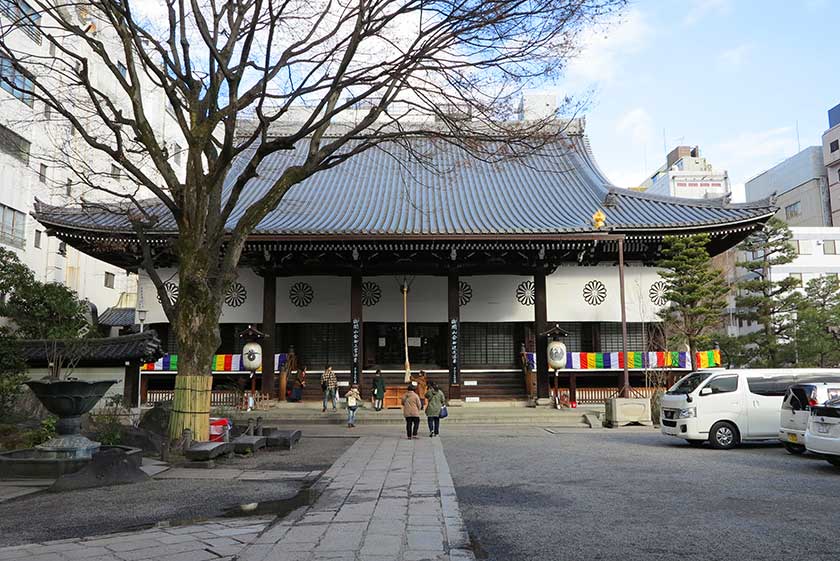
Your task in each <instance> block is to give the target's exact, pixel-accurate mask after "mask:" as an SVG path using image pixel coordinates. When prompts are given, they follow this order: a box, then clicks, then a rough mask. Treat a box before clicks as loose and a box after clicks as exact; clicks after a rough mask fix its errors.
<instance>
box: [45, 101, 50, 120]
mask: <svg viewBox="0 0 840 561" xmlns="http://www.w3.org/2000/svg"><path fill="white" fill-rule="evenodd" d="M51 118H52V107H50V106H49V105H46V104H45V105H44V120H45V121H49V120H50V119H51Z"/></svg>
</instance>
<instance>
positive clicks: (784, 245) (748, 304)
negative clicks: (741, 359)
mask: <svg viewBox="0 0 840 561" xmlns="http://www.w3.org/2000/svg"><path fill="white" fill-rule="evenodd" d="M792 238H793V235H792V234H791V232H790V229H789V228H788V226H787V224H785V223H784V222H782V221H781V220H779V219H778V218H771V219H770V220H769V221H768V222H767V224H766V225H765V226H764V228H763V229H761V230H758V231H756V232H753V233H752V234H750V236H749V237H748V238H747V239H746V240H744V241H743V242H742V243H741V244H740V245H739V246H738V249H739V250H740V251H741V252H742V255H743V256H744V257H745V258H744V260H743V261H739V262H738V263H737V266H738V267H739V268H741V269H742V270H743V272H744V273H745V275H744V278H743V280H740V281H739V282H738V295H737V297H736V299H735V303H736V307H737V310H736V314H735V315H736V317H738V318H739V319H741V320H744V321H745V322H748V323H749V322H756V323H758V325H759V326H760V329H759V330H758V331H755V332H753V333H750V334H748V335H745V336H744V339H745V341H746V342H747V343H748V346H749V350H750V364H751V365H753V366H764V367H767V368H773V367H778V366H781V365H783V364H784V363H786V362H790V361H791V357H790V356H789V351H790V350H791V349H790V346H789V343H790V341H791V339H792V336H793V330H794V329H795V322H794V321H793V318H794V314H795V312H796V311H797V309H798V307H799V306H800V304H801V300H802V297H801V295H800V294H799V293H798V292H797V291H796V288H799V286H800V280H799V279H797V278H795V277H790V276H788V277H785V278H777V279H774V278H773V277H772V276H771V270H772V268H773V267H778V266H780V265H786V264H787V263H790V262H791V261H793V260H794V259H795V258H796V249H795V247H794V245H793V242H792Z"/></svg>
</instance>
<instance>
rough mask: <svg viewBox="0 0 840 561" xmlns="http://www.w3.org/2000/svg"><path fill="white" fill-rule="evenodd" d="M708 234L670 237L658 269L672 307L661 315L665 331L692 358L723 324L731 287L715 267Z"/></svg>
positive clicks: (664, 245) (664, 244)
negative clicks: (677, 341) (679, 341)
mask: <svg viewBox="0 0 840 561" xmlns="http://www.w3.org/2000/svg"><path fill="white" fill-rule="evenodd" d="M708 243H709V236H708V234H698V235H694V236H685V237H679V236H666V237H665V239H664V240H663V247H662V259H661V260H660V261H659V263H658V266H659V267H662V268H663V269H664V270H663V271H661V272H660V273H659V275H660V276H661V277H662V279H663V280H664V281H665V297H666V298H667V299H668V301H669V302H670V304H669V305H668V306H666V307H665V308H663V309H662V310H661V311H660V312H659V315H660V317H661V318H662V320H663V322H664V323H665V330H666V332H668V333H673V334H675V335H676V336H677V338H678V339H679V340H681V341H682V342H684V343H686V344H688V348H689V352H690V353H691V354H690V356H691V357H692V360H693V357H694V356H695V353H696V352H697V350H698V346H699V344H700V343H702V342H703V340H704V339H705V338H707V337H708V336H709V335H710V334H711V333H712V332H713V331H714V330H715V329H716V328H717V327H719V326H720V323H721V321H722V316H723V312H724V310H725V308H726V294H727V293H728V292H729V287H728V285H727V283H726V280H725V279H724V278H723V275H722V274H721V272H720V271H719V270H718V269H715V268H714V267H713V266H712V261H711V258H710V257H709V252H708V250H707V249H706V246H707V245H708Z"/></svg>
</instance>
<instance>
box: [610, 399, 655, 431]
mask: <svg viewBox="0 0 840 561" xmlns="http://www.w3.org/2000/svg"><path fill="white" fill-rule="evenodd" d="M605 405H606V418H607V424H608V425H609V426H611V427H623V426H624V425H629V424H631V423H639V424H642V425H645V426H648V427H649V426H651V425H653V422H652V421H651V417H650V400H649V399H647V398H624V397H613V398H611V399H608V400H607V402H606V403H605Z"/></svg>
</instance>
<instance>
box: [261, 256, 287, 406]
mask: <svg viewBox="0 0 840 561" xmlns="http://www.w3.org/2000/svg"><path fill="white" fill-rule="evenodd" d="M276 325H277V276H276V275H275V273H274V271H266V273H265V274H264V275H263V317H262V332H263V333H265V334H266V337H265V338H264V339H263V340H262V341H261V342H260V345H262V353H263V357H262V391H263V393H267V394H268V395H270V396H277V391H278V387H277V386H278V385H277V384H276V382H277V380H276V379H275V372H274V368H275V360H274V353H275V352H276V345H277V343H276V341H275V339H276V333H277V329H276ZM277 397H278V398H279V399H280V401H284V400H285V399H286V396H285V395H279V396H277Z"/></svg>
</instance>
